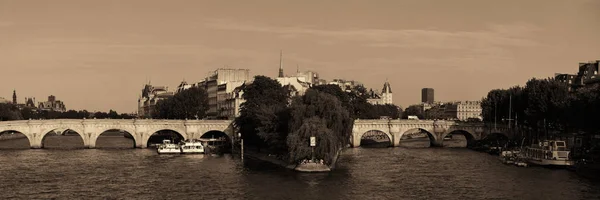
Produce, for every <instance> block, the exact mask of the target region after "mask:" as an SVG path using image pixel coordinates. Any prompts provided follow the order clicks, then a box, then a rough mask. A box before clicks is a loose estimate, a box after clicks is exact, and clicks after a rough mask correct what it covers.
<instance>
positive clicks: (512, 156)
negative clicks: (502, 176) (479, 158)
mask: <svg viewBox="0 0 600 200" xmlns="http://www.w3.org/2000/svg"><path fill="white" fill-rule="evenodd" d="M518 154H519V151H517V150H509V151H502V152H501V153H500V161H502V163H504V164H514V163H515V161H516V160H517V155H518Z"/></svg>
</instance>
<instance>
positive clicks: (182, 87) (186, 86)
mask: <svg viewBox="0 0 600 200" xmlns="http://www.w3.org/2000/svg"><path fill="white" fill-rule="evenodd" d="M192 86H193V85H190V84H188V83H187V82H186V81H185V80H183V81H181V83H180V84H179V86H177V90H176V91H175V92H176V93H179V92H181V91H184V90H187V89H190V88H191V87H192Z"/></svg>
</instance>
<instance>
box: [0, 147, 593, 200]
mask: <svg viewBox="0 0 600 200" xmlns="http://www.w3.org/2000/svg"><path fill="white" fill-rule="evenodd" d="M59 137H64V138H59ZM65 138H66V139H65ZM102 140H104V141H105V142H106V144H120V145H121V146H123V147H129V145H131V140H129V139H126V138H123V137H106V138H103V139H102ZM77 142H80V141H78V140H77V138H76V137H73V136H57V138H50V139H47V141H46V144H45V146H46V147H48V148H50V147H53V148H58V149H2V150H0V188H2V193H0V195H2V196H0V198H1V199H569V200H574V199H598V198H599V197H600V185H599V184H597V183H593V182H590V181H588V180H586V179H583V178H580V177H578V176H577V175H576V174H574V173H572V172H569V171H566V170H552V169H545V168H538V167H529V168H518V167H514V166H508V165H503V164H501V163H500V161H498V159H497V157H495V156H491V155H488V154H485V153H480V152H475V151H472V150H469V149H464V148H402V147H401V148H353V149H346V150H344V152H343V154H342V156H341V157H340V160H339V162H338V166H337V168H336V170H335V171H333V172H331V173H329V174H298V173H294V172H290V171H286V170H283V169H279V168H275V167H271V166H268V165H265V164H262V163H259V162H253V161H249V160H248V159H245V161H246V164H243V163H242V162H241V160H240V159H239V158H238V156H232V155H224V156H209V155H157V153H156V152H155V151H154V150H153V149H69V148H70V147H72V146H73V144H77V145H79V144H78V143H77ZM21 143H23V144H26V143H27V141H26V140H22V139H19V140H12V141H0V147H3V148H13V147H15V145H16V144H21ZM70 143H73V144H70ZM75 146H76V145H75ZM116 146H117V147H118V145H116ZM62 147H66V149H64V148H62Z"/></svg>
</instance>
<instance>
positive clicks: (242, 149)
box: [238, 133, 244, 161]
mask: <svg viewBox="0 0 600 200" xmlns="http://www.w3.org/2000/svg"><path fill="white" fill-rule="evenodd" d="M238 137H239V138H240V140H241V141H240V146H241V152H240V157H241V158H242V161H244V138H242V133H238Z"/></svg>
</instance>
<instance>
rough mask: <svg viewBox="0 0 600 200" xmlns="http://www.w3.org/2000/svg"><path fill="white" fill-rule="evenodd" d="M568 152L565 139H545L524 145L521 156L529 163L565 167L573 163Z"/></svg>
mask: <svg viewBox="0 0 600 200" xmlns="http://www.w3.org/2000/svg"><path fill="white" fill-rule="evenodd" d="M569 154H570V151H569V150H568V149H567V146H566V142H565V141H562V140H545V141H542V142H539V144H534V145H532V146H531V147H525V149H524V151H523V154H522V156H523V158H524V159H525V161H527V162H528V163H529V164H533V165H541V166H560V167H566V166H571V165H573V164H574V163H575V162H574V161H573V160H571V159H570V156H569Z"/></svg>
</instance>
